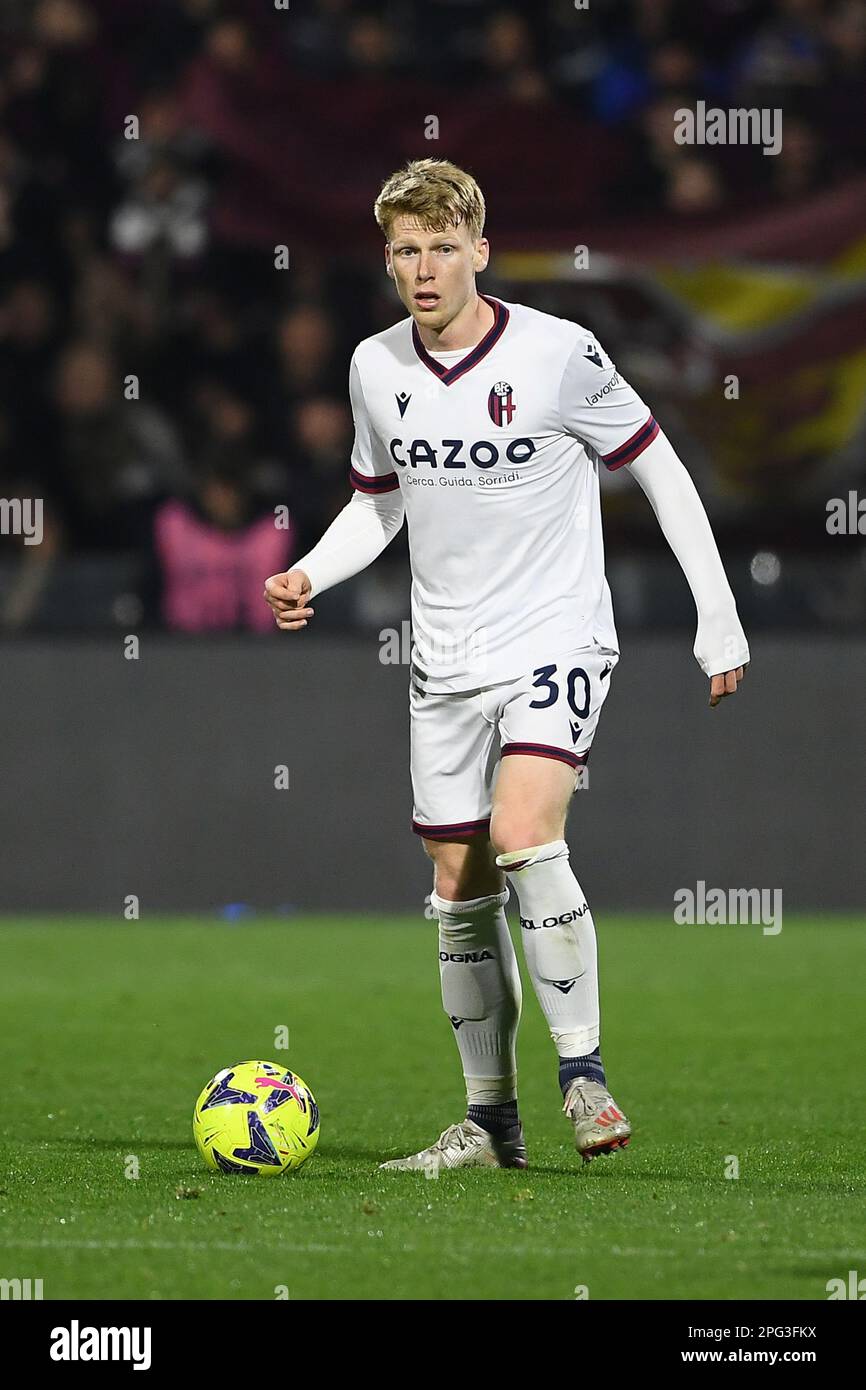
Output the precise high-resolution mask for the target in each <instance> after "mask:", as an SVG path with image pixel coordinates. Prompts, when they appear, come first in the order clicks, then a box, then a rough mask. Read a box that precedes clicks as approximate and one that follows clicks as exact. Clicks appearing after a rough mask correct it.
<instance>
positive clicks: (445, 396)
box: [350, 295, 658, 692]
mask: <svg viewBox="0 0 866 1390" xmlns="http://www.w3.org/2000/svg"><path fill="white" fill-rule="evenodd" d="M482 298H484V299H485V301H486V302H487V303H488V304H489V305H490V307H491V308H492V309H493V311H494V315H495V318H494V323H493V326H492V328H491V329H490V330H489V332H488V333H487V334H486V336H485V337H484V338H483V339H482V340H481V342H479V343H478V344H477V345H476V346H475V347H474V348H471V349H468V350H461V351H456V352H449V353H441V354H437V355H436V356H433V355H432V354H431V353H429V352H428V351H427V350H426V349H425V347H424V345H423V343H422V342H421V338H420V335H419V333H418V330H417V329H416V328H415V325H414V323H413V320H412V319H411V318H408V319H404V320H403V321H402V322H400V323H397V324H395V325H394V326H393V327H392V328H388V329H386V330H385V331H384V332H383V333H377V334H376V335H375V336H374V337H371V338H366V339H364V341H363V342H361V343H360V344H359V345H358V347H357V348H356V350H355V353H354V355H353V358H352V366H351V371H350V391H351V399H352V410H353V414H354V419H355V445H354V449H353V452H352V467H351V479H352V483H353V486H354V487H356V488H357V489H359V490H360V491H361V492H364V493H368V494H380V493H387V492H390V491H393V490H394V489H397V488H399V489H400V491H401V493H402V496H403V498H404V501H405V509H406V519H407V524H408V528H409V555H410V562H411V568H412V636H413V674H414V678H415V680H416V682H417V683H418V684H419V685H421V686H422V687H423V688H424V689H426V690H430V691H432V692H447V691H459V690H472V689H479V688H481V687H483V686H487V685H493V684H496V683H497V682H499V681H507V680H513V679H514V678H516V677H517V676H519V675H521V674H522V673H524V672H527V671H531V670H532V669H533V668H534V667H536V666H539V665H541V664H543V663H545V662H549V661H553V660H554V659H555V658H556V657H557V656H559V655H562V654H564V653H566V652H571V651H574V649H575V648H578V647H585V646H591V645H592V643H593V641H596V642H598V643H599V644H600V645H602V646H605V647H609V648H611V649H612V650H614V651H618V650H619V648H618V644H617V637H616V629H615V627H614V621H613V609H612V605H611V599H610V590H609V588H608V585H607V581H606V579H605V576H604V546H603V541H602V528H601V507H600V502H599V480H598V469H599V464H600V463H603V464H604V465H605V466H606V467H607V468H611V469H612V468H619V467H621V466H622V465H623V464H627V463H631V462H632V461H633V460H634V459H635V458H637V457H638V455H639V454H640V453H641V452H642V451H643V450H644V449H645V448H646V447H647V445H648V444H650V443H651V442H652V440H653V439H654V438H655V437H656V435H657V434H658V425H657V424H656V422H655V420H654V419H653V417H652V415H651V413H650V411H649V410H648V409H647V407H646V405H644V403H643V401H642V400H641V399H640V397H639V396H638V395H637V394H636V392H635V391H633V390H632V388H631V387H630V386H629V385H628V384H627V382H625V381H623V380H622V378H621V377H620V375H619V373H618V372H617V370H616V368H615V367H614V365H613V363H612V362H611V360H610V358H609V357H608V356H607V355H606V353H605V352H604V350H603V349H602V348H601V347H600V346H599V344H598V342H597V340H596V339H595V338H594V337H593V335H592V334H591V333H589V332H587V330H586V329H584V328H581V327H580V325H579V324H576V323H572V322H570V321H569V320H567V319H560V318H555V317H554V316H553V315H551V314H544V313H540V312H539V311H538V310H536V309H529V308H527V307H526V306H525V305H522V304H505V303H503V302H502V301H500V300H494V299H491V298H489V297H488V296H487V295H484V296H482Z"/></svg>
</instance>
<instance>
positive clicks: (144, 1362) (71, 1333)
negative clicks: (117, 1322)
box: [49, 1318, 151, 1371]
mask: <svg viewBox="0 0 866 1390" xmlns="http://www.w3.org/2000/svg"><path fill="white" fill-rule="evenodd" d="M150 1339H151V1329H150V1328H149V1327H82V1326H81V1324H80V1323H79V1321H78V1319H77V1318H73V1319H72V1322H71V1324H70V1325H69V1327H54V1328H52V1329H51V1348H50V1352H49V1354H50V1356H51V1360H52V1361H131V1362H132V1363H133V1366H132V1369H133V1370H134V1371H149V1370H150Z"/></svg>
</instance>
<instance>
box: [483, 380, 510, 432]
mask: <svg viewBox="0 0 866 1390" xmlns="http://www.w3.org/2000/svg"><path fill="white" fill-rule="evenodd" d="M516 409H517V406H516V405H515V404H514V392H513V391H512V389H511V387H510V386H509V385H508V382H507V381H497V383H496V385H495V386H494V387H493V388H492V390H491V392H490V395H489V396H488V397H487V414H488V415H489V416H490V418H491V420H492V421H493V423H494V425H510V424H511V420H512V417H513V415H514V412H515V410H516Z"/></svg>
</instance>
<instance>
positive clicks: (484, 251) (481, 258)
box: [475, 237, 490, 270]
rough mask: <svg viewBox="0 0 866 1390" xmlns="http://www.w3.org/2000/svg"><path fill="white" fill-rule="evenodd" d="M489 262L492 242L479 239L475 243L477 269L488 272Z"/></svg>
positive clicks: (482, 238) (484, 238)
mask: <svg viewBox="0 0 866 1390" xmlns="http://www.w3.org/2000/svg"><path fill="white" fill-rule="evenodd" d="M489 260H490V242H489V241H488V240H487V238H486V237H479V238H478V240H477V241H476V243H475V269H476V270H486V268H487V262H488V261H489Z"/></svg>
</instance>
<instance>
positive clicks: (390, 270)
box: [385, 241, 394, 280]
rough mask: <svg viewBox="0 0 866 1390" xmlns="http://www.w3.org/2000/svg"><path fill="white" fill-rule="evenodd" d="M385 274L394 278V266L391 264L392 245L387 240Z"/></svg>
mask: <svg viewBox="0 0 866 1390" xmlns="http://www.w3.org/2000/svg"><path fill="white" fill-rule="evenodd" d="M385 274H386V275H390V277H391V279H392V280H393V279H394V267H393V266H392V264H391V247H390V246H389V245H388V243H387V241H386V242H385Z"/></svg>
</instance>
